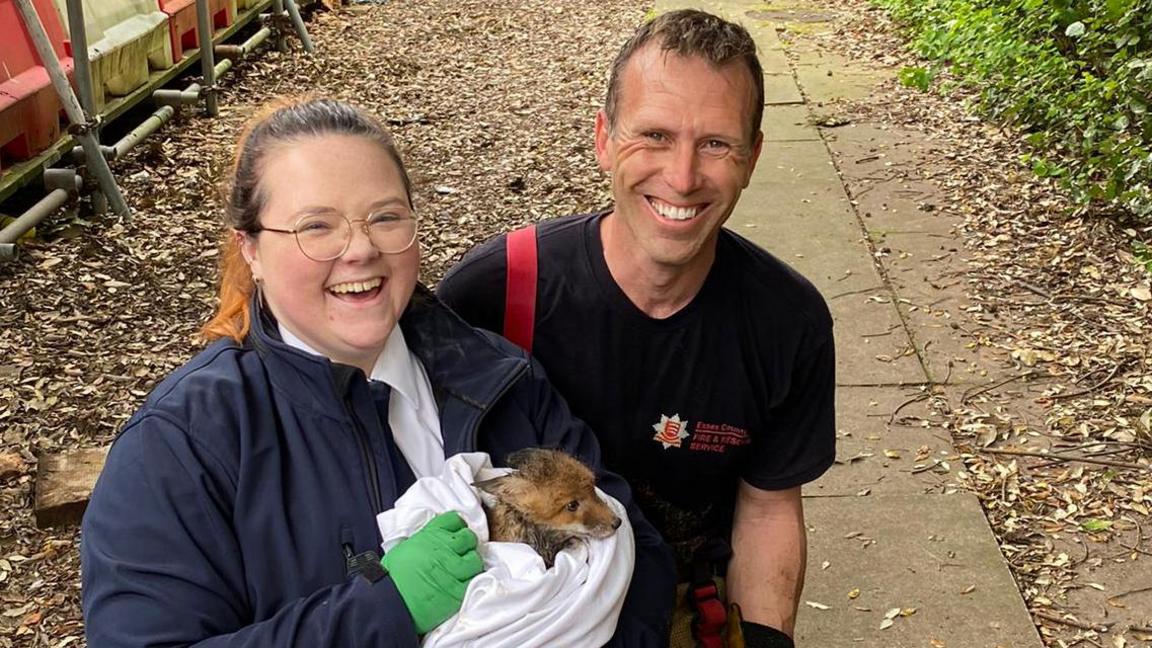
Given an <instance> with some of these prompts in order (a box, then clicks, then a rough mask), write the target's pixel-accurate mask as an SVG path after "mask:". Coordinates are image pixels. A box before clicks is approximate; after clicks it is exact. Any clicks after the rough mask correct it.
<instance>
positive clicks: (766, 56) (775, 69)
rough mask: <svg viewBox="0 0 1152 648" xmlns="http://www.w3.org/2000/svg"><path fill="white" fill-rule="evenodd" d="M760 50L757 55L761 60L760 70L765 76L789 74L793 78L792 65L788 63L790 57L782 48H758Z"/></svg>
mask: <svg viewBox="0 0 1152 648" xmlns="http://www.w3.org/2000/svg"><path fill="white" fill-rule="evenodd" d="M756 49H757V50H759V51H758V52H757V55H758V57H759V59H760V68H761V69H763V70H764V73H765V74H787V75H788V76H789V77H791V76H792V64H791V63H790V62H789V61H788V55H787V54H786V53H785V52H784V50H783V49H782V48H779V49H773V48H765V47H762V46H758V47H757V48H756Z"/></svg>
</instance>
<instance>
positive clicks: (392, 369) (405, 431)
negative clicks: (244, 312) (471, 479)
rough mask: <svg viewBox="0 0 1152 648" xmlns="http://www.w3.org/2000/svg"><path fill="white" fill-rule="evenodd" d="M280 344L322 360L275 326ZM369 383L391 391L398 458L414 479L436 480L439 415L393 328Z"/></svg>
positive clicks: (440, 464) (440, 455)
mask: <svg viewBox="0 0 1152 648" xmlns="http://www.w3.org/2000/svg"><path fill="white" fill-rule="evenodd" d="M279 327H280V337H281V338H282V339H283V340H284V343H285V344H287V345H288V346H291V347H293V348H296V349H300V350H301V351H305V352H307V353H311V354H312V355H318V356H322V357H323V356H324V354H323V353H319V352H317V351H316V350H315V349H313V348H312V347H310V346H308V344H307V343H305V342H304V341H303V340H301V339H300V338H298V337H296V335H294V334H293V333H292V332H291V331H289V330H288V329H286V328H284V325H283V324H279ZM370 379H371V380H376V381H379V382H382V383H385V384H387V385H388V386H389V387H391V388H392V396H391V397H390V398H389V399H388V425H389V426H390V427H391V428H392V437H393V438H394V439H396V445H397V446H398V447H399V448H400V452H401V454H403V455H404V458H405V459H406V460H407V461H408V465H409V466H410V467H411V468H412V472H413V473H415V474H416V478H417V479H419V478H421V477H429V476H436V475H439V474H441V472H443V470H444V437H443V435H441V433H440V413H439V411H437V409H436V399H435V398H433V397H432V383H431V382H429V380H428V374H427V373H426V372H425V371H424V365H423V364H421V363H420V359H419V358H417V357H416V355H415V354H414V353H412V351H411V350H409V349H408V343H407V342H405V341H404V332H403V331H401V330H400V325H399V324H397V325H396V326H395V327H394V328H393V329H392V332H391V333H389V334H388V341H387V342H385V343H384V350H383V351H381V352H380V356H379V357H378V358H376V365H375V366H374V367H373V368H372V375H371V376H370Z"/></svg>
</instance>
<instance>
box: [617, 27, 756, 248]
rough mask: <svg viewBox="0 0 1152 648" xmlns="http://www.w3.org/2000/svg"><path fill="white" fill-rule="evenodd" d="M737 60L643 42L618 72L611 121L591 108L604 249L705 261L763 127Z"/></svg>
mask: <svg viewBox="0 0 1152 648" xmlns="http://www.w3.org/2000/svg"><path fill="white" fill-rule="evenodd" d="M754 96H755V95H754V91H753V83H752V79H751V75H750V73H749V72H748V70H747V69H746V68H745V67H744V66H743V65H742V64H741V63H739V62H733V63H729V64H726V65H724V66H722V67H720V68H714V67H712V65H711V64H709V63H708V62H707V61H705V60H704V59H701V58H698V57H689V58H685V57H681V56H679V55H676V54H672V53H665V52H664V51H662V50H661V49H660V48H659V47H658V46H654V45H649V46H647V47H645V48H643V49H641V50H640V51H638V52H636V54H635V55H634V56H633V57H632V59H631V60H630V61H629V62H628V64H627V65H626V67H625V68H624V71H623V73H622V74H621V78H620V96H619V101H618V103H617V114H616V124H615V127H614V128H609V125H608V122H607V116H606V115H605V114H604V112H603V111H601V112H600V114H598V115H597V118H596V157H597V159H598V160H599V162H600V167H601V168H602V169H604V170H605V171H607V172H609V173H610V174H611V176H612V194H613V198H614V200H615V211H614V213H613V216H611V217H610V218H615V219H618V221H619V222H617V223H614V224H613V225H614V227H613V232H614V233H613V236H612V238H611V240H609V239H608V238H607V237H606V239H605V244H606V245H609V246H610V247H612V248H613V250H606V252H607V253H608V254H612V253H613V251H615V252H616V253H618V254H619V253H622V254H625V255H627V256H628V257H630V258H632V259H634V260H637V261H641V262H643V263H646V264H647V263H655V264H657V265H659V266H665V267H669V268H685V269H686V268H688V267H701V268H707V267H710V265H711V262H712V258H713V256H714V252H715V243H716V236H717V234H718V232H719V230H720V227H721V225H723V224H724V222H725V221H727V220H728V217H729V216H730V215H731V214H732V210H733V208H735V206H736V201H737V200H738V199H739V198H740V192H741V191H742V190H743V189H744V187H747V186H748V180H749V178H750V177H751V175H752V170H753V168H754V167H755V164H756V159H757V157H758V156H759V154H760V143H761V139H762V136H761V135H760V133H757V134H756V136H755V138H754V139H753V137H752V136H751V134H750V133H749V131H750V130H751V128H750V126H749V124H750V122H751V120H752V108H753V106H752V103H753V101H754V99H753V97H754Z"/></svg>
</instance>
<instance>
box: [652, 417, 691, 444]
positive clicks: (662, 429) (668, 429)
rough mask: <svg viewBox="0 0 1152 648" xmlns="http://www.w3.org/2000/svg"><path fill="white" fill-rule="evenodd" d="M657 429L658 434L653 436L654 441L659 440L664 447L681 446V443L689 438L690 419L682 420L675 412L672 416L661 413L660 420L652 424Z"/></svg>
mask: <svg viewBox="0 0 1152 648" xmlns="http://www.w3.org/2000/svg"><path fill="white" fill-rule="evenodd" d="M652 429H653V430H656V436H654V437H652V439H653V440H654V441H659V442H660V443H661V444H662V445H663V446H664V449H665V450H667V449H668V448H679V447H680V443H681V442H682V441H684V439H687V438H688V421H681V420H680V415H679V414H673V415H672V416H671V417H668V416H665V415H664V414H661V415H660V422H659V423H656V424H654V425H653V426H652Z"/></svg>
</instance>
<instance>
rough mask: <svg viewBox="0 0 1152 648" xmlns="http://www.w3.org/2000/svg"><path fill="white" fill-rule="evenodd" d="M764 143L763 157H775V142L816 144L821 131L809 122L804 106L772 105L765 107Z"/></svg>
mask: <svg viewBox="0 0 1152 648" xmlns="http://www.w3.org/2000/svg"><path fill="white" fill-rule="evenodd" d="M763 130H764V142H765V144H766V148H765V149H764V151H763V152H762V153H761V155H762V156H768V157H771V156H773V155H774V151H775V149H774V147H773V146H772V143H773V142H804V141H811V142H816V141H819V140H820V131H819V130H818V129H817V128H816V127H815V126H813V125H812V124H811V123H810V122H809V120H808V110H807V109H806V108H805V107H804V106H789V105H771V106H765V107H764V121H763Z"/></svg>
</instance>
